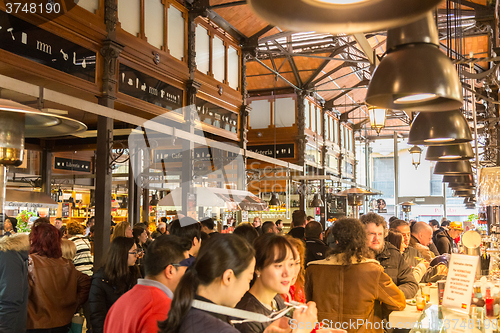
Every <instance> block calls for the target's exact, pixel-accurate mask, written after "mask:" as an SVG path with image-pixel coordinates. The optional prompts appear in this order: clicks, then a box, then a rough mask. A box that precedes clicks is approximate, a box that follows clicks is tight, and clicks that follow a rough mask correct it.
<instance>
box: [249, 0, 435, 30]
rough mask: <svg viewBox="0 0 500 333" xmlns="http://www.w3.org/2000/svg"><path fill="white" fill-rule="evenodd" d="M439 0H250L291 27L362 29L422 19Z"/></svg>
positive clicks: (257, 10) (265, 17)
mask: <svg viewBox="0 0 500 333" xmlns="http://www.w3.org/2000/svg"><path fill="white" fill-rule="evenodd" d="M440 2H441V1H440V0H419V1H401V0H272V1H269V0H248V2H247V3H248V5H249V6H250V8H251V9H252V11H253V12H254V13H255V14H256V15H257V16H259V17H260V18H262V19H263V20H264V21H267V22H269V23H271V24H273V25H276V26H279V27H280V28H281V29H285V30H291V31H316V32H327V33H345V34H353V33H363V32H370V31H380V30H387V29H389V28H393V27H397V26H400V25H403V24H407V23H408V22H412V21H415V20H418V19H420V18H421V17H422V16H424V15H425V13H426V12H428V11H430V10H432V9H433V8H434V7H435V6H437V5H438V4H439V3H440Z"/></svg>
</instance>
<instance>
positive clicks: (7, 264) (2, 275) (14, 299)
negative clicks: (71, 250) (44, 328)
mask: <svg viewBox="0 0 500 333" xmlns="http://www.w3.org/2000/svg"><path fill="white" fill-rule="evenodd" d="M29 247H30V244H29V240H28V236H27V235H16V236H12V237H2V238H1V239H0V332H2V333H18V332H26V321H27V320H28V319H27V318H28V251H29Z"/></svg>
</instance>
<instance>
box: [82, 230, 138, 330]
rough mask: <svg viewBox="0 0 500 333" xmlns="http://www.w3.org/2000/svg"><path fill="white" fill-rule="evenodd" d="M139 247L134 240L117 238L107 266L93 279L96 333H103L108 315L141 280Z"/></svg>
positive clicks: (92, 314)
mask: <svg viewBox="0 0 500 333" xmlns="http://www.w3.org/2000/svg"><path fill="white" fill-rule="evenodd" d="M136 260H137V246H136V245H135V242H134V239H133V238H127V237H117V238H115V239H114V240H113V241H112V242H111V246H110V248H109V251H108V255H107V256H106V260H105V263H104V265H103V267H101V268H100V269H99V270H98V271H97V272H96V273H95V274H94V276H93V277H92V286H91V287H90V294H89V305H90V322H91V324H92V329H93V333H102V332H103V328H104V320H105V319H106V315H107V313H108V311H109V309H110V308H111V306H112V305H113V303H114V302H116V300H117V299H118V298H119V297H120V296H121V295H123V294H124V293H126V292H127V291H129V290H130V289H132V287H133V286H135V285H136V283H137V279H138V278H139V277H140V273H139V269H138V267H137V265H136V264H135V262H136Z"/></svg>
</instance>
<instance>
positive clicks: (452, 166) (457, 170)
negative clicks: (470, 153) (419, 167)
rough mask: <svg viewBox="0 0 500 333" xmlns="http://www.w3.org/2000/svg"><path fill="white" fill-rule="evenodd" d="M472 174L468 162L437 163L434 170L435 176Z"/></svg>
mask: <svg viewBox="0 0 500 333" xmlns="http://www.w3.org/2000/svg"><path fill="white" fill-rule="evenodd" d="M469 173H472V166H471V165H470V162H469V161H454V162H437V163H436V167H435V168H434V174H435V175H460V174H469Z"/></svg>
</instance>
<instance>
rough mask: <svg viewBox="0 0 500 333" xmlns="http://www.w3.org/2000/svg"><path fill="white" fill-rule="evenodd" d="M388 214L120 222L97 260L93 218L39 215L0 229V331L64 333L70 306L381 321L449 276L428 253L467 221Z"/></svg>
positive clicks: (196, 316)
mask: <svg viewBox="0 0 500 333" xmlns="http://www.w3.org/2000/svg"><path fill="white" fill-rule="evenodd" d="M388 222H389V223H387V222H386V221H385V219H384V218H383V217H382V216H380V215H377V214H375V213H367V214H364V215H362V216H361V217H360V219H352V218H342V219H339V220H338V221H336V222H335V223H334V224H333V225H332V226H331V227H330V228H329V229H328V230H326V231H325V230H323V227H322V224H321V223H319V222H317V221H314V219H313V218H310V217H308V216H306V214H305V212H304V211H301V210H296V211H294V213H293V214H292V228H291V229H290V231H289V232H288V233H287V234H284V232H283V230H284V228H283V222H282V221H277V222H270V221H267V222H264V223H262V221H261V219H260V218H258V217H256V218H254V220H253V221H252V223H242V224H240V225H238V226H237V227H236V228H235V229H234V232H232V233H229V234H220V233H218V232H217V231H216V228H215V223H214V221H213V220H212V219H210V218H205V219H202V220H201V221H196V220H194V219H192V218H189V217H182V218H180V219H177V220H174V221H172V222H171V223H170V224H167V223H166V222H165V221H162V222H160V223H159V225H158V227H157V230H155V231H154V232H152V233H151V232H150V230H149V229H148V227H147V226H146V225H143V224H140V223H139V224H137V225H134V226H133V227H131V226H130V224H129V223H128V222H121V223H118V224H116V225H115V226H114V228H113V231H112V234H111V244H110V247H109V249H108V253H107V255H106V256H105V258H104V261H103V262H102V263H99V265H97V264H96V263H94V262H93V256H92V253H93V252H92V249H93V244H92V239H93V221H89V223H88V224H87V227H86V228H84V227H83V226H82V225H80V224H79V223H77V222H68V223H67V224H66V225H62V221H60V220H56V222H55V223H54V224H51V223H50V221H49V220H48V219H45V218H39V219H38V220H36V221H35V223H34V225H33V227H32V229H31V233H30V234H29V236H28V235H26V234H16V233H15V232H14V231H13V232H12V233H11V235H9V236H8V237H2V238H0V332H7V333H10V332H12V333H14V332H15V333H18V332H30V333H31V332H43V333H63V332H64V333H68V332H69V330H70V327H71V322H72V319H73V317H74V316H75V314H76V313H78V314H80V315H81V316H83V317H84V318H85V319H86V328H87V332H94V333H101V332H107V333H114V332H116V333H118V332H119V333H122V332H125V333H133V332H137V333H139V332H141V333H145V332H161V333H177V332H183V333H184V332H193V333H194V332H208V333H210V332H214V333H215V332H235V333H236V332H241V333H261V332H266V333H270V332H280V333H281V332H294V333H299V332H300V333H302V332H307V333H309V332H318V333H321V332H323V333H326V332H331V331H332V329H338V328H341V329H345V330H347V331H348V332H355V331H356V332H382V331H383V330H384V326H383V322H384V321H387V319H388V316H389V314H390V312H391V311H394V310H403V309H404V308H405V305H406V299H410V298H413V297H414V296H415V294H416V293H417V291H418V283H419V282H432V281H437V280H439V279H442V278H443V277H445V276H446V274H447V270H446V269H447V268H446V265H445V264H444V263H443V261H440V263H439V264H438V265H436V266H432V265H430V262H431V260H432V259H433V258H434V257H436V256H439V255H442V254H445V253H448V254H450V253H454V252H457V251H458V250H457V245H456V238H457V237H459V236H460V233H461V232H462V231H463V230H462V226H461V223H459V222H449V221H443V222H442V223H441V224H440V223H438V222H437V221H435V220H433V221H430V222H429V223H427V222H414V223H408V222H406V221H403V220H400V219H397V218H395V217H393V218H391V219H390V220H389V221H388ZM291 308H293V309H294V311H293V313H292V311H288V310H290V309H291ZM241 310H244V311H241ZM285 313H287V316H284V314H285ZM353 322H356V325H354V326H353V325H352V324H350V325H345V324H346V323H353ZM297 323H301V325H298V324H297ZM376 323H378V325H377V324H376Z"/></svg>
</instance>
